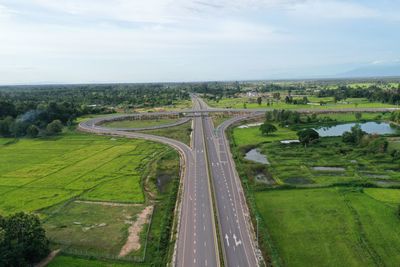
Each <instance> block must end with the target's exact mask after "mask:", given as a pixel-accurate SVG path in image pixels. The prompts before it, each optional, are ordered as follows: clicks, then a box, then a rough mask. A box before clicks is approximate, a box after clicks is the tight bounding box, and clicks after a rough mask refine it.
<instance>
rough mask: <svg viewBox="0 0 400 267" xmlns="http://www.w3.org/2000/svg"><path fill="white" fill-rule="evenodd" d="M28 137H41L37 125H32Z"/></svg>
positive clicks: (28, 130) (27, 133) (27, 130)
mask: <svg viewBox="0 0 400 267" xmlns="http://www.w3.org/2000/svg"><path fill="white" fill-rule="evenodd" d="M26 135H27V136H29V137H32V138H35V137H37V136H38V135H39V128H38V127H37V126H35V125H31V126H29V127H28V129H26Z"/></svg>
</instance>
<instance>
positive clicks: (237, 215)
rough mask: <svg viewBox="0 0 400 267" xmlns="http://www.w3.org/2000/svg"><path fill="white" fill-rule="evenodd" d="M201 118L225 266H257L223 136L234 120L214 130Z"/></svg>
mask: <svg viewBox="0 0 400 267" xmlns="http://www.w3.org/2000/svg"><path fill="white" fill-rule="evenodd" d="M195 101H197V102H198V105H199V106H200V107H201V109H202V110H207V109H208V106H207V105H206V104H205V102H204V101H202V100H201V99H200V98H196V97H195ZM202 120H203V125H204V136H205V138H206V144H207V156H208V162H209V166H210V172H211V176H212V181H213V186H214V191H215V192H214V194H215V202H216V207H217V214H218V225H219V228H220V229H219V231H220V240H221V243H222V244H221V245H222V248H223V255H224V262H225V265H226V266H240V267H242V266H250V267H253V266H257V265H258V260H257V256H256V253H255V251H256V250H255V244H254V235H253V234H252V231H251V230H252V228H251V224H250V223H249V217H248V208H247V204H246V200H245V198H244V194H243V189H242V186H241V182H240V179H239V177H238V176H237V172H236V169H235V165H234V163H233V160H232V158H231V154H230V148H229V144H228V142H227V140H226V137H225V129H226V128H227V127H228V126H229V125H230V123H232V122H233V121H235V120H236V119H234V120H230V121H228V122H226V123H225V125H224V127H219V128H218V129H214V125H213V122H212V119H211V118H210V117H209V116H203V118H202Z"/></svg>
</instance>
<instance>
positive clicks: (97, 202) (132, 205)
mask: <svg viewBox="0 0 400 267" xmlns="http://www.w3.org/2000/svg"><path fill="white" fill-rule="evenodd" d="M75 202H76V203H85V204H94V205H102V206H111V207H140V206H142V205H143V204H132V203H116V202H103V201H86V200H75Z"/></svg>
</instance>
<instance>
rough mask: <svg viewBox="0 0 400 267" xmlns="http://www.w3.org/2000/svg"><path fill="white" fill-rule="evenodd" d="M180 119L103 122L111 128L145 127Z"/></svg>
mask: <svg viewBox="0 0 400 267" xmlns="http://www.w3.org/2000/svg"><path fill="white" fill-rule="evenodd" d="M177 121H179V119H167V118H165V119H154V120H123V121H111V122H106V123H104V124H103V126H105V127H110V128H145V127H151V126H158V125H163V124H171V123H175V122H177Z"/></svg>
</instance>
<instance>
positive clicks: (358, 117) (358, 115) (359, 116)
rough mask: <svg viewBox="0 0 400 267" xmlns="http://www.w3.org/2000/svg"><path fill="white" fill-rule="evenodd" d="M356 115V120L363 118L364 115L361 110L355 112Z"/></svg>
mask: <svg viewBox="0 0 400 267" xmlns="http://www.w3.org/2000/svg"><path fill="white" fill-rule="evenodd" d="M354 116H355V117H356V120H358V121H359V120H361V117H362V114H361V112H356V113H355V114H354Z"/></svg>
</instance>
